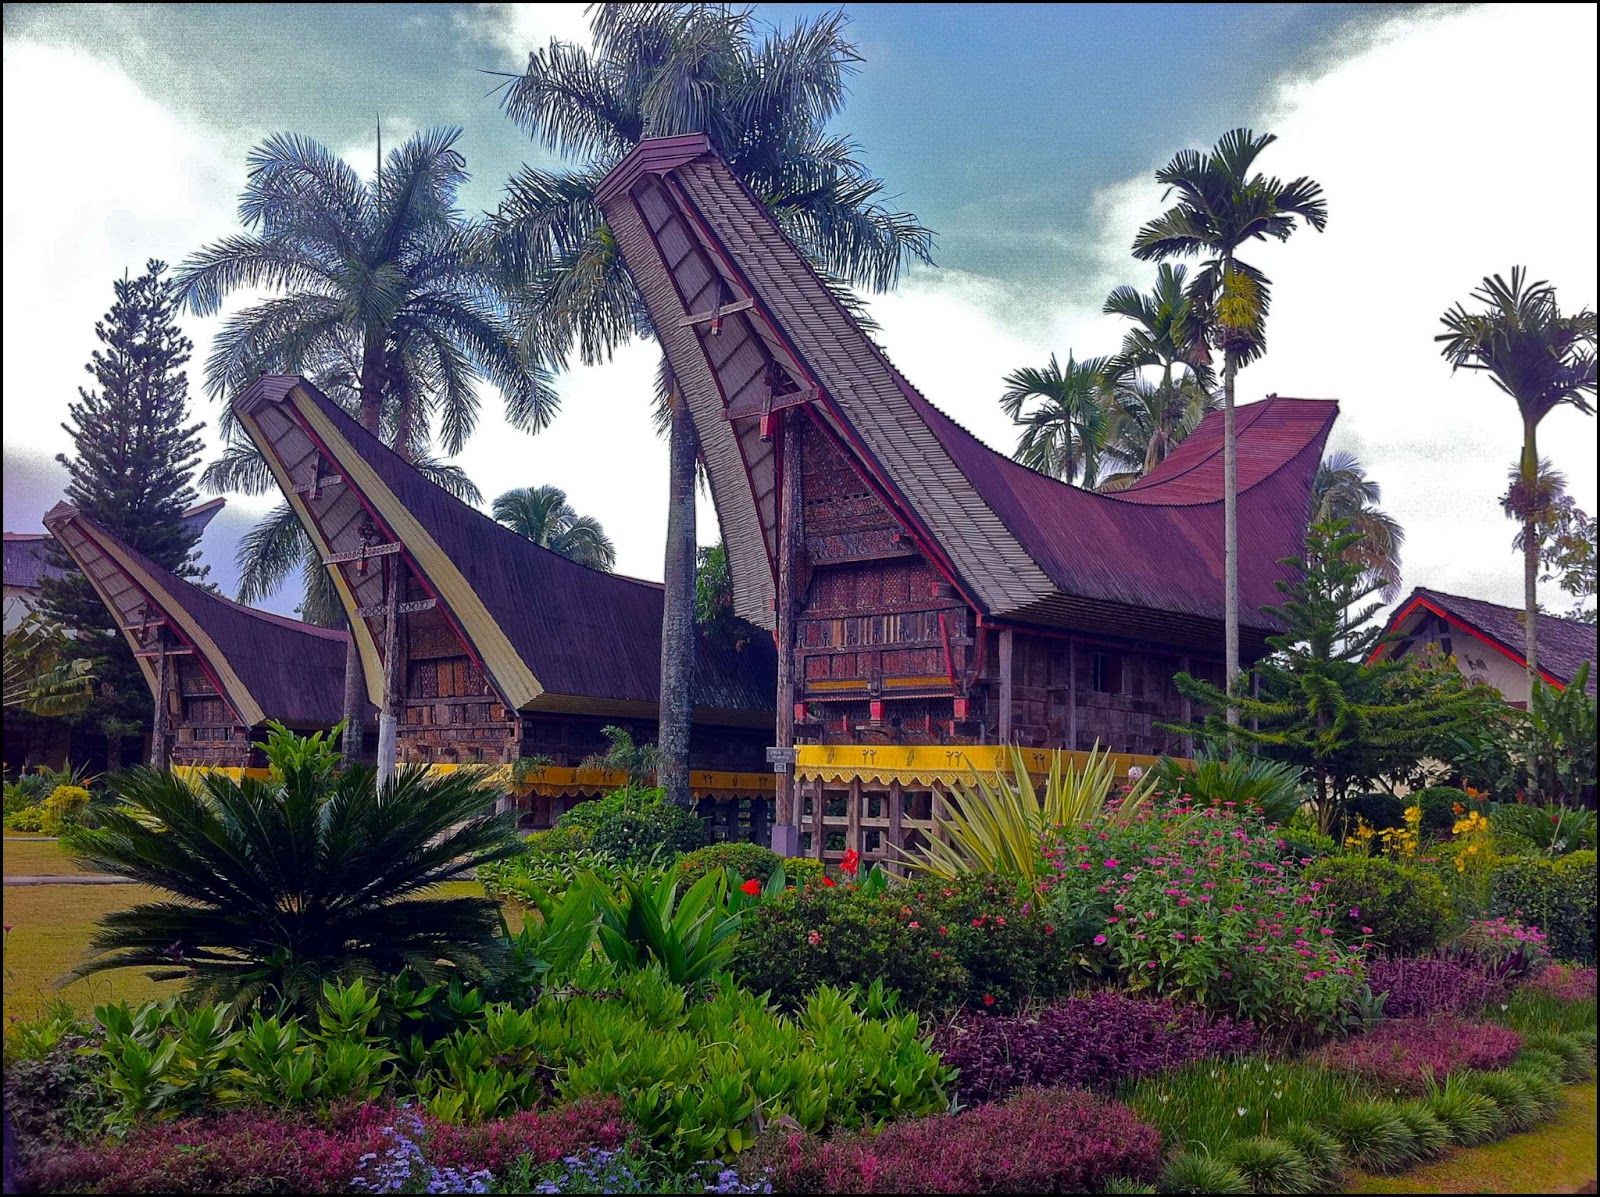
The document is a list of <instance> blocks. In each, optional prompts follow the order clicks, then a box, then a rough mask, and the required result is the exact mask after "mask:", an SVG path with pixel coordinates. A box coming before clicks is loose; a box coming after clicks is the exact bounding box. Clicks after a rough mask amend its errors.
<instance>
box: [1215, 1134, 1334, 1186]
mask: <svg viewBox="0 0 1600 1197" xmlns="http://www.w3.org/2000/svg"><path fill="white" fill-rule="evenodd" d="M1222 1158H1223V1159H1224V1160H1226V1161H1227V1162H1228V1163H1229V1164H1232V1165H1233V1167H1234V1168H1235V1169H1236V1170H1237V1171H1238V1173H1239V1175H1240V1176H1242V1177H1244V1180H1245V1183H1246V1184H1247V1185H1249V1186H1250V1191H1251V1192H1252V1193H1309V1192H1311V1191H1312V1190H1313V1189H1314V1188H1315V1187H1316V1180H1317V1178H1316V1174H1315V1173H1314V1172H1313V1171H1312V1168H1311V1165H1310V1164H1309V1163H1308V1162H1307V1161H1306V1159H1305V1157H1304V1156H1302V1155H1301V1154H1300V1153H1299V1152H1298V1151H1296V1150H1295V1148H1294V1146H1293V1144H1290V1143H1286V1142H1284V1141H1283V1140H1282V1139H1274V1138H1270V1137H1268V1136H1266V1135H1258V1136H1256V1137H1255V1138H1253V1139H1239V1140H1237V1141H1236V1142H1233V1143H1230V1144H1229V1145H1228V1148H1227V1150H1226V1151H1224V1152H1223V1155H1222Z"/></svg>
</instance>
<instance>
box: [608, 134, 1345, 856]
mask: <svg viewBox="0 0 1600 1197" xmlns="http://www.w3.org/2000/svg"><path fill="white" fill-rule="evenodd" d="M598 198H599V202H600V205H601V207H602V209H603V211H604V214H605V217H606V220H607V223H608V225H609V227H610V228H611V230H612V232H613V233H614V234H615V236H616V241H617V245H618V248H619V250H620V252H621V254H622V256H623V258H624V260H625V262H626V265H627V267H628V269H629V271H630V272H631V274H632V276H633V278H634V280H635V282H636V283H637V285H638V286H639V289H640V291H641V293H642V294H643V296H644V298H645V301H646V304H647V306H648V308H649V311H650V316H651V319H652V323H653V324H654V326H655V329H656V332H657V336H658V338H659V340H660V342H661V344H662V347H663V349H664V350H665V352H666V354H667V357H668V360H669V362H670V364H671V366H672V371H673V375H674V378H675V379H676V382H677V384H678V386H679V387H680V388H681V392H682V395H683V398H684V399H685V401H686V405H687V408H688V410H689V412H690V413H691V417H692V420H693V422H694V427H695V432H696V434H697V436H698V439H699V442H700V446H701V453H702V457H703V460H704V462H705V465H706V469H707V474H708V476H709V479H710V485H711V492H712V497H713V500H714V501H715V503H716V506H717V511H718V515H719V518H720V521H721V524H722V529H723V534H724V539H725V542H726V544H727V546H728V557H729V565H730V569H731V571H732V574H733V581H734V592H735V609H736V611H737V613H738V614H739V615H741V616H743V617H744V618H745V619H747V620H749V621H751V622H752V623H755V624H757V625H758V626H761V627H764V628H768V629H770V630H771V631H772V633H773V636H774V640H775V643H776V645H777V654H778V657H777V673H776V676H777V696H776V703H775V706H776V714H777V724H776V731H777V738H776V744H777V746H778V752H777V753H776V754H775V756H776V757H777V758H778V759H777V763H776V768H777V769H778V791H777V792H778V810H777V824H776V826H775V828H774V832H773V843H774V846H775V847H777V848H779V849H780V850H782V851H786V852H790V853H806V854H811V855H816V856H820V857H823V858H825V859H836V858H837V857H839V856H840V855H842V853H843V852H844V851H845V850H847V849H855V850H856V851H858V852H860V853H861V854H862V856H863V857H864V858H866V859H868V860H873V859H883V860H893V859H894V857H895V855H896V853H895V848H896V846H899V845H904V844H907V843H910V842H914V840H915V838H916V837H917V836H919V835H924V834H926V833H927V832H928V830H929V819H930V816H931V812H932V810H933V808H934V804H935V803H937V802H938V801H939V792H940V788H941V786H942V785H943V784H945V783H946V782H947V781H948V780H949V779H950V778H952V777H956V776H960V775H962V774H964V773H965V772H966V770H967V769H968V768H969V767H989V766H992V765H995V764H998V763H1000V760H1001V752H1002V748H1001V746H1004V745H1011V744H1016V745H1020V746H1023V747H1024V748H1027V749H1029V750H1030V751H1033V752H1036V753H1037V752H1038V750H1043V749H1047V748H1066V749H1087V748H1090V747H1091V746H1093V745H1095V744H1097V743H1098V744H1099V745H1101V746H1103V747H1106V748H1109V749H1111V750H1112V751H1114V752H1116V753H1119V754H1123V755H1124V756H1125V757H1126V758H1127V759H1126V761H1125V762H1124V763H1125V764H1127V763H1144V762H1146V761H1147V759H1149V758H1152V757H1153V756H1154V755H1155V754H1158V753H1182V752H1184V751H1185V749H1186V748H1187V745H1185V744H1184V743H1183V742H1182V741H1181V740H1180V739H1179V738H1177V737H1175V736H1174V735H1173V734H1171V733H1169V732H1167V731H1165V730H1163V728H1162V726H1161V725H1162V724H1163V723H1167V722H1178V721H1182V720H1184V719H1185V718H1187V717H1188V716H1189V715H1190V714H1192V712H1191V711H1190V710H1189V709H1188V707H1187V705H1186V703H1185V701H1184V700H1183V699H1182V698H1181V697H1180V696H1179V695H1178V693H1177V691H1176V688H1175V687H1174V685H1173V682H1172V677H1173V674H1175V673H1177V672H1179V671H1180V670H1183V671H1188V672H1190V673H1192V674H1196V675H1200V676H1206V677H1209V678H1211V679H1214V680H1220V679H1221V675H1222V642H1223V633H1222V617H1223V611H1222V595H1223V575H1222V552H1221V546H1222V518H1223V517H1222V460H1221V447H1222V441H1221V421H1220V419H1219V418H1211V419H1208V420H1207V421H1206V422H1205V423H1204V424H1202V426H1201V427H1200V428H1199V429H1198V430H1196V432H1195V433H1194V434H1193V435H1192V436H1191V437H1190V438H1189V439H1188V440H1187V441H1186V442H1185V443H1184V444H1183V445H1182V446H1181V447H1180V448H1179V449H1178V450H1177V451H1176V452H1174V453H1173V454H1172V455H1171V456H1170V457H1169V458H1168V459H1167V460H1166V461H1165V462H1164V463H1163V464H1162V465H1161V466H1159V467H1158V468H1157V469H1155V470H1153V471H1152V472H1151V473H1149V474H1148V475H1146V476H1145V477H1144V478H1142V479H1140V480H1139V481H1138V482H1137V483H1135V484H1134V485H1133V486H1131V487H1129V488H1128V489H1127V490H1125V491H1121V492H1116V493H1110V494H1099V493H1094V492H1090V491H1085V490H1081V489H1078V488H1075V487H1072V486H1068V485H1065V484H1063V483H1061V482H1059V481H1057V480H1055V479H1051V478H1048V477H1045V476H1043V475H1040V474H1037V473H1035V472H1033V471H1031V470H1028V469H1026V468H1025V467H1023V466H1021V465H1018V464H1017V463H1016V462H1014V461H1012V460H1010V459H1009V458H1007V457H1005V456H1004V455H1002V454H999V453H996V452H994V451H993V450H990V449H989V448H987V447H986V446H984V445H983V444H982V443H981V442H980V441H978V440H977V438H976V437H974V436H972V435H971V434H970V433H969V432H967V431H966V430H965V429H963V428H962V427H960V426H959V425H958V424H956V423H955V422H954V421H953V420H951V419H950V418H949V417H948V416H946V415H945V414H944V413H942V412H941V411H939V410H938V409H937V408H935V407H934V406H933V405H932V404H930V403H929V402H928V401H927V400H926V399H925V398H924V397H923V396H922V395H921V394H920V393H919V392H917V391H916V390H915V388H913V387H912V386H911V384H910V383H909V382H907V381H906V379H905V378H904V377H903V376H902V375H901V374H900V373H899V371H898V370H896V369H895V367H894V365H893V363H891V362H890V361H889V359H888V358H887V357H886V356H885V354H884V353H883V351H882V349H881V348H880V347H879V346H878V345H877V344H875V343H874V342H873V341H872V340H871V339H870V338H869V337H868V336H867V335H866V334H865V333H864V332H863V331H862V329H861V328H860V327H859V325H858V324H857V323H856V321H855V320H854V319H853V318H852V317H851V316H850V314H849V313H848V312H847V311H846V310H845V309H844V308H843V307H842V306H841V305H840V304H839V303H838V301H837V300H836V299H835V297H834V296H833V295H832V293H831V292H830V291H829V290H828V288H827V286H826V285H825V284H824V283H823V282H822V280H821V279H819V278H818V277H817V275H816V274H815V272H814V271H813V270H812V269H811V268H810V266H809V265H808V264H807V262H806V260H805V259H804V257H803V256H802V255H801V254H800V252H799V251H798V250H797V249H796V248H795V247H794V245H793V244H792V243H791V242H790V241H789V240H788V239H787V238H786V237H785V236H784V234H783V233H782V231H781V230H780V229H779V227H778V225H777V224H776V222H775V221H774V220H773V219H772V217H771V216H770V215H769V214H768V213H767V211H766V209H765V208H764V207H763V205H762V204H761V203H760V202H759V201H758V200H757V199H756V197H754V196H753V195H752V194H751V193H750V192H749V190H748V189H747V188H746V187H745V186H744V185H743V184H742V183H741V181H740V180H739V179H738V178H737V177H736V176H735V175H734V173H733V172H732V171H731V170H730V169H729V167H728V166H727V164H726V163H725V162H724V161H723V159H722V158H721V157H720V155H718V153H717V152H716V151H715V149H713V148H712V147H711V146H710V144H709V142H708V141H707V139H706V138H705V137H703V136H698V135H695V136H685V137H673V138H663V139H658V140H653V141H646V142H644V143H642V144H641V145H640V146H639V147H637V148H636V149H635V150H634V151H633V152H632V153H631V154H630V155H628V157H627V158H625V159H624V160H623V161H622V162H621V163H619V164H618V165H617V166H616V167H615V168H614V169H613V170H612V171H611V173H610V174H609V176H608V177H607V179H606V180H605V182H604V183H603V184H602V186H601V188H600V190H599V192H598ZM1336 413H1337V405H1336V404H1335V403H1333V402H1330V401H1317V400H1292V399H1279V398H1277V397H1271V398H1269V399H1267V400H1265V401H1262V402H1259V403H1255V404H1250V405H1247V406H1244V407H1241V408H1240V409H1239V410H1238V413H1237V421H1238V438H1237V444H1238V460H1239V482H1238V489H1239V529H1240V533H1239V535H1240V543H1241V545H1242V546H1244V547H1245V560H1246V563H1247V564H1246V567H1245V568H1244V569H1243V570H1241V577H1240V588H1241V639H1242V644H1243V650H1244V654H1245V656H1246V658H1247V660H1249V659H1254V658H1255V657H1256V656H1259V655H1260V653H1261V652H1263V651H1264V649H1265V638H1266V637H1267V636H1268V635H1270V634H1271V633H1272V632H1273V631H1275V630H1276V626H1275V624H1274V622H1273V620H1272V618H1271V617H1270V616H1269V615H1267V614H1266V613H1265V612H1264V611H1263V610H1262V608H1263V607H1264V606H1265V605H1267V604H1270V603H1273V602H1275V601H1276V600H1277V599H1278V598H1279V597H1280V595H1279V593H1278V591H1277V589H1276V587H1275V585H1274V584H1275V583H1276V582H1277V581H1279V580H1280V579H1283V578H1285V577H1287V576H1288V571H1287V569H1286V567H1284V566H1283V565H1281V564H1279V562H1280V560H1281V559H1282V558H1285V557H1289V556H1292V555H1295V554H1297V553H1298V552H1299V551H1300V549H1301V547H1302V545H1303V543H1304V536H1305V528H1306V523H1307V518H1308V514H1309V502H1310V487H1311V481H1312V476H1313V473H1314V471H1315V468H1316V465H1317V462H1318V460H1319V459H1320V457H1321V453H1322V448H1323V445H1324V443H1325V441H1326V438H1327V434H1328V431H1329V429H1330V427H1331V425H1332V422H1333V420H1334V418H1335V415H1336ZM789 750H792V752H790V751H789ZM1039 763H1041V764H1042V757H1041V758H1040V761H1039Z"/></svg>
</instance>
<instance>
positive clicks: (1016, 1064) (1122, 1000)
mask: <svg viewBox="0 0 1600 1197" xmlns="http://www.w3.org/2000/svg"><path fill="white" fill-rule="evenodd" d="M934 1044H935V1046H936V1047H937V1048H938V1049H939V1051H940V1052H941V1054H942V1055H943V1056H944V1062H945V1063H946V1064H947V1065H950V1066H951V1067H954V1068H956V1069H957V1070H958V1071H959V1073H960V1075H959V1076H958V1078H957V1080H956V1082H955V1092H956V1095H957V1096H958V1097H959V1098H960V1099H961V1100H962V1101H963V1102H967V1103H971V1102H978V1101H995V1100H998V1099H999V1098H1002V1097H1004V1096H1005V1095H1006V1094H1008V1093H1010V1092H1012V1091H1013V1090H1015V1089H1021V1088H1026V1087H1030V1086H1036V1085H1083V1086H1088V1087H1090V1088H1097V1089H1106V1088H1110V1087H1113V1086H1115V1085H1116V1084H1118V1083H1119V1082H1121V1081H1124V1080H1132V1079H1134V1078H1137V1077H1141V1076H1149V1075H1151V1074H1153V1073H1158V1072H1165V1071H1166V1070H1168V1069H1171V1068H1175V1067H1177V1066H1179V1065H1181V1064H1186V1063H1188V1062H1189V1061H1191V1060H1199V1059H1205V1058H1207V1057H1213V1056H1231V1055H1239V1054H1242V1053H1244V1052H1247V1051H1250V1050H1251V1049H1252V1048H1254V1047H1255V1044H1256V1033H1255V1028H1253V1027H1252V1026H1250V1024H1249V1023H1236V1022H1234V1021H1233V1020H1231V1019H1229V1018H1225V1017H1224V1018H1213V1017H1211V1016H1209V1015H1207V1014H1206V1013H1205V1012H1204V1011H1202V1010H1200V1009H1199V1008H1198V1007H1195V1006H1175V1005H1173V1004H1172V1003H1171V1002H1168V1001H1163V1000H1159V999H1157V1000H1141V999H1138V998H1131V997H1128V996H1126V995H1124V994H1120V993H1111V992H1100V993H1095V994H1091V995H1089V996H1087V997H1074V998H1068V999H1066V1000H1065V1001H1061V1002H1057V1003H1056V1004H1054V1005H1052V1006H1048V1007H1046V1008H1045V1009H1043V1010H1041V1011H1039V1012H1038V1013H1037V1014H1033V1015H1019V1016H1017V1017H1014V1018H1006V1017H998V1016H992V1015H983V1014H977V1015H969V1016H967V1017H965V1018H962V1019H960V1020H958V1021H956V1022H955V1023H953V1024H951V1025H949V1026H946V1027H944V1028H943V1029H942V1030H941V1031H940V1032H939V1033H938V1034H936V1035H935V1036H934Z"/></svg>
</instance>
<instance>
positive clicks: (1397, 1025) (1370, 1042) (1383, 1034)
mask: <svg viewBox="0 0 1600 1197" xmlns="http://www.w3.org/2000/svg"><path fill="white" fill-rule="evenodd" d="M1521 1046H1522V1036H1521V1035H1519V1034H1517V1033H1516V1032H1515V1031H1513V1030H1511V1029H1509V1028H1508V1027H1502V1026H1499V1025H1497V1024H1495V1023H1491V1022H1472V1021H1468V1020H1466V1019H1460V1018H1455V1017H1452V1016H1449V1015H1444V1016H1439V1017H1435V1018H1397V1019H1391V1020H1389V1021H1387V1022H1384V1023H1380V1024H1379V1025H1378V1026H1377V1027H1375V1028H1374V1029H1372V1030H1370V1031H1367V1032H1365V1033H1364V1034H1361V1035H1355V1036H1352V1037H1351V1038H1349V1039H1346V1040H1343V1041H1341V1042H1339V1043H1334V1044H1330V1045H1329V1046H1327V1047H1325V1048H1323V1049H1322V1050H1321V1051H1320V1052H1319V1053H1318V1054H1317V1059H1318V1060H1319V1061H1320V1062H1321V1063H1322V1064H1324V1065H1326V1066H1327V1067H1329V1068H1333V1069H1337V1070H1339V1071H1343V1072H1352V1073H1355V1074H1357V1075H1359V1076H1362V1077H1365V1078H1367V1079H1369V1080H1371V1081H1374V1082H1376V1083H1378V1084H1381V1085H1384V1086H1388V1087H1392V1088H1396V1089H1401V1090H1403V1091H1405V1092H1409V1093H1420V1092H1422V1091H1423V1090H1424V1089H1426V1088H1427V1086H1428V1083H1429V1081H1430V1080H1443V1079H1444V1078H1445V1077H1446V1076H1449V1075H1450V1074H1451V1073H1453V1072H1460V1071H1463V1070H1465V1069H1495V1068H1503V1067H1505V1066H1506V1065H1507V1064H1509V1063H1510V1062H1511V1061H1512V1059H1513V1058H1514V1057H1515V1056H1516V1054H1517V1051H1518V1049H1519V1048H1521Z"/></svg>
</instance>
